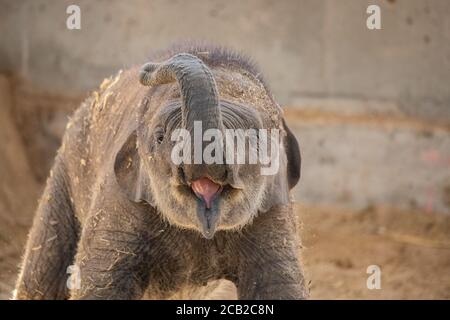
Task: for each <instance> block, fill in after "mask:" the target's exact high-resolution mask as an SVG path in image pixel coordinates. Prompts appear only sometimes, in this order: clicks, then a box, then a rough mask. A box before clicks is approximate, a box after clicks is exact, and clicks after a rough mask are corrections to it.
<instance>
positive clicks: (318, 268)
mask: <svg viewBox="0 0 450 320" xmlns="http://www.w3.org/2000/svg"><path fill="white" fill-rule="evenodd" d="M72 4H75V5H78V6H79V7H80V10H81V29H80V30H70V29H68V28H67V27H66V20H67V18H68V17H69V14H67V13H66V9H67V7H68V6H69V5H72ZM373 4H374V5H378V6H379V7H380V9H381V29H380V30H369V29H368V28H367V26H366V20H367V19H368V17H369V15H370V14H368V13H367V12H366V10H367V7H368V6H369V5H373ZM449 17H450V2H449V1H446V0H370V1H366V0H340V1H334V0H283V1H275V0H246V1H237V0H236V1H234V0H228V1H225V0H214V1H206V0H204V1H203V0H194V1H189V2H187V1H177V0H164V1H144V0H132V1H119V0H111V1H102V0H97V1H87V0H78V1H77V0H73V1H65V0H64V1H57V0H33V1H31V0H0V34H1V42H0V143H1V149H0V150H1V152H0V298H8V297H9V292H10V291H11V290H12V287H13V284H14V281H15V277H16V274H17V270H18V269H17V264H18V261H19V258H20V255H21V253H22V250H23V245H24V241H25V239H26V233H27V230H28V228H29V226H30V224H31V222H32V219H33V213H34V210H35V208H36V205H37V200H38V198H39V195H40V193H41V192H42V188H43V185H44V184H45V180H46V177H47V175H48V172H49V169H50V168H51V165H52V162H53V158H54V155H55V152H56V149H57V148H58V147H59V144H60V141H61V137H62V135H63V133H64V128H65V125H66V122H67V120H68V117H69V116H70V114H71V113H72V112H73V110H75V109H76V108H77V106H78V105H79V103H80V102H81V101H82V100H83V99H84V98H86V97H87V96H88V94H89V93H90V92H92V91H93V90H95V89H96V88H97V87H98V86H99V84H100V83H101V82H102V80H103V79H104V78H105V77H109V76H110V75H113V74H115V73H116V72H117V71H118V70H120V69H124V68H127V67H129V66H131V65H135V64H138V65H140V64H142V63H144V62H146V57H147V56H149V54H150V52H152V51H154V50H159V49H163V48H165V47H167V46H169V45H171V44H173V43H175V42H177V41H185V40H206V41H209V42H212V43H215V44H219V45H223V46H228V47H231V48H234V49H237V50H238V51H242V52H244V53H245V54H247V55H249V56H251V57H253V59H254V60H255V61H256V62H257V63H258V65H259V66H260V67H261V70H262V71H263V73H264V75H265V78H266V79H267V81H268V83H269V85H270V87H271V88H272V91H273V93H274V95H275V98H276V99H277V101H278V102H279V103H280V104H281V105H282V106H283V108H284V111H285V115H286V119H287V121H288V123H289V125H290V127H291V128H292V129H293V131H294V132H295V134H296V136H297V138H298V140H299V142H300V145H301V150H302V156H303V162H302V179H301V181H300V184H299V185H298V186H297V187H296V189H295V190H294V196H295V199H296V205H295V211H296V214H298V216H299V221H300V223H301V226H302V228H301V230H300V236H301V238H302V245H303V250H302V251H301V255H302V259H303V261H304V264H305V269H306V273H307V277H308V280H309V281H310V289H311V296H312V298H331V299H333V298H344V299H345V298H357V299H363V298H372V299H379V298H388V299H389V298H446V299H449V298H450V19H449ZM370 265H377V266H379V267H380V269H381V289H378V290H377V289H375V290H369V289H368V288H367V286H366V280H367V277H368V276H369V275H370V274H367V273H366V270H367V267H368V266H370Z"/></svg>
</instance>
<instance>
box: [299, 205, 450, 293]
mask: <svg viewBox="0 0 450 320" xmlns="http://www.w3.org/2000/svg"><path fill="white" fill-rule="evenodd" d="M297 209H298V210H297V211H298V212H299V216H300V219H301V221H302V225H303V230H302V231H301V233H302V235H303V246H304V253H303V257H304V262H305V269H306V273H307V277H308V278H309V279H310V280H311V284H310V288H311V297H312V298H313V299H450V232H449V231H450V217H448V216H444V215H436V214H426V213H422V212H401V211H398V210H392V209H391V210H387V209H374V208H367V209H366V210H363V211H361V212H356V213H355V212H348V211H343V210H337V209H314V208H301V207H298V208H297ZM369 265H378V266H379V267H380V268H381V289H380V290H368V289H367V286H366V280H367V277H368V276H369V275H368V274H367V273H366V269H367V267H368V266H369Z"/></svg>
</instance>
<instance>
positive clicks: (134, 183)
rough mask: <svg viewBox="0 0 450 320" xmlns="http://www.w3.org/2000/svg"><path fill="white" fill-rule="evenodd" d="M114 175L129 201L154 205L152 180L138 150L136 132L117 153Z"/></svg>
mask: <svg viewBox="0 0 450 320" xmlns="http://www.w3.org/2000/svg"><path fill="white" fill-rule="evenodd" d="M114 173H115V175H116V180H117V183H118V185H119V187H120V189H121V190H122V192H124V193H125V194H126V195H127V197H128V199H130V200H131V201H133V202H141V201H145V202H147V203H149V204H150V205H154V203H153V197H152V194H151V191H150V180H149V177H148V174H147V173H146V172H145V170H144V168H143V163H142V161H141V158H140V157H139V153H138V149H137V134H136V131H133V133H132V134H131V135H130V136H129V137H128V138H127V140H126V141H125V143H124V144H123V145H122V147H121V149H120V150H119V152H118V153H117V155H116V158H115V161H114Z"/></svg>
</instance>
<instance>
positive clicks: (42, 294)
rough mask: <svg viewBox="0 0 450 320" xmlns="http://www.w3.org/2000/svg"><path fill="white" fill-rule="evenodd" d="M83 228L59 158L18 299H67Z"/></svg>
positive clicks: (24, 266) (36, 223) (36, 220)
mask: <svg viewBox="0 0 450 320" xmlns="http://www.w3.org/2000/svg"><path fill="white" fill-rule="evenodd" d="M78 233H79V224H78V221H77V219H76V217H75V215H74V212H73V209H72V204H71V201H70V195H69V192H68V187H67V180H66V179H65V170H64V165H63V163H62V162H61V161H60V160H59V159H58V158H57V160H56V163H55V165H54V167H53V169H52V175H51V176H50V178H49V179H48V181H47V186H46V188H45V191H44V194H43V196H42V198H41V200H40V203H39V207H38V210H37V213H36V216H35V218H34V222H33V226H32V228H31V231H30V234H29V236H28V240H27V245H26V251H25V256H24V258H23V261H22V268H21V272H20V275H19V278H18V280H17V283H16V290H15V295H14V298H15V299H66V298H68V294H69V290H68V288H67V286H66V282H67V278H68V274H67V268H68V267H69V266H70V265H71V264H72V261H73V259H74V256H75V251H76V246H77V241H78Z"/></svg>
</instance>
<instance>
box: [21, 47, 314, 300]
mask: <svg viewBox="0 0 450 320" xmlns="http://www.w3.org/2000/svg"><path fill="white" fill-rule="evenodd" d="M153 59H154V60H153V61H161V62H160V63H148V64H146V65H144V66H143V67H142V68H138V67H133V68H131V69H129V70H127V71H125V72H120V73H119V74H118V75H117V76H116V77H114V78H110V79H107V80H105V81H104V82H103V83H102V85H101V86H100V89H99V90H98V91H97V92H94V93H93V94H92V95H91V96H90V97H89V98H88V99H87V100H86V101H85V102H84V103H83V104H82V105H81V106H80V108H79V109H78V110H77V111H76V112H75V114H74V115H73V117H72V119H70V120H69V122H68V125H67V128H66V132H65V135H64V138H63V143H62V146H61V148H60V149H59V150H58V154H57V156H56V159H55V163H54V166H53V168H52V170H51V173H50V177H49V178H48V180H47V185H46V188H45V191H44V194H43V196H42V199H41V200H40V203H39V207H38V210H37V213H36V216H35V220H34V223H33V227H32V230H31V232H30V235H29V238H28V242H27V245H26V252H25V255H24V258H23V261H22V265H21V272H20V275H19V277H18V280H17V285H16V290H15V298H16V299H142V298H153V299H165V298H170V297H173V296H174V295H175V294H176V293H177V292H180V291H183V290H186V289H189V290H191V292H193V291H195V290H196V289H197V288H199V289H201V288H202V286H205V285H207V284H208V283H211V282H213V281H216V280H218V279H227V280H230V281H232V282H233V283H234V284H235V285H236V288H237V295H238V298H239V299H301V298H306V297H307V295H308V290H307V288H306V286H305V280H304V277H303V273H302V269H301V265H300V262H299V259H298V248H299V241H298V238H297V229H296V224H297V223H296V217H295V215H294V214H293V212H292V207H291V203H290V196H289V191H290V189H292V188H293V187H294V186H295V185H296V184H297V182H298V180H299V178H300V151H299V146H298V143H297V141H296V139H295V137H294V135H293V134H292V133H291V131H290V130H289V129H288V127H287V126H286V124H285V122H284V120H283V114H282V110H281V109H280V107H279V106H278V105H277V103H276V102H275V101H274V99H273V97H272V95H271V93H270V92H269V90H268V89H267V86H266V84H265V83H264V81H263V80H262V78H261V76H260V72H259V71H258V70H257V69H256V68H255V67H254V65H253V64H252V63H251V62H249V60H248V59H246V58H244V57H241V56H240V55H237V54H235V53H233V52H232V51H230V50H226V49H222V48H216V47H208V46H190V47H189V46H187V47H179V48H178V49H170V50H167V51H165V52H163V53H160V55H159V56H157V57H153ZM195 123H200V124H201V126H202V127H201V133H202V134H205V133H206V132H207V131H208V130H209V129H215V130H217V131H219V132H225V131H226V130H228V129H230V130H231V129H256V130H260V129H264V130H268V131H274V130H278V131H279V132H280V142H281V143H280V145H279V147H278V151H277V152H278V159H279V165H278V170H277V171H276V173H275V174H269V175H263V174H261V171H260V170H261V168H262V166H263V165H262V164H261V163H248V162H245V161H244V163H235V162H231V161H225V160H224V161H217V162H214V163H205V162H200V163H188V162H187V161H186V162H181V163H174V161H173V152H174V151H173V150H174V146H175V145H176V144H177V141H174V140H173V139H172V138H173V136H174V132H175V131H176V130H180V129H183V130H184V131H183V132H187V133H193V134H194V135H195V133H194V131H195V128H194V127H195ZM257 132H259V131H257ZM194 138H195V137H194ZM189 139H192V137H190V138H189ZM191 141H192V140H191ZM219 142H220V141H219ZM193 143H195V141H193ZM186 145H188V144H187V142H186V141H185V143H184V144H182V146H183V147H184V146H186ZM198 145H199V144H198V143H197V147H198ZM226 146H227V147H226V148H223V149H220V150H222V151H223V153H222V152H217V150H215V151H216V152H215V153H214V154H213V156H214V158H215V159H219V160H221V159H224V157H225V153H226V152H232V151H234V150H231V148H229V147H228V144H227V145H226ZM258 146H259V145H258ZM207 147H208V143H207V142H206V141H201V142H200V146H199V148H200V154H201V152H202V151H205V149H206V148H207ZM197 149H198V148H197ZM183 150H184V149H183ZM249 150H250V148H248V150H247V151H245V152H247V153H248V152H249ZM195 152H198V150H197V151H192V155H193V156H195V155H194V153H195ZM246 155H247V156H248V154H246ZM75 267H76V268H75ZM71 268H72V269H73V270H78V274H77V276H78V277H79V282H78V286H76V285H75V286H67V283H68V276H69V274H68V273H67V271H68V269H69V270H70V269H71ZM72 280H73V279H72ZM72 284H73V283H72ZM68 287H69V288H70V289H69V288H68Z"/></svg>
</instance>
